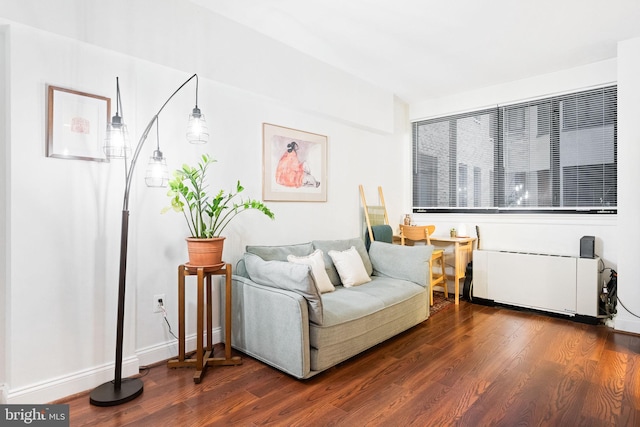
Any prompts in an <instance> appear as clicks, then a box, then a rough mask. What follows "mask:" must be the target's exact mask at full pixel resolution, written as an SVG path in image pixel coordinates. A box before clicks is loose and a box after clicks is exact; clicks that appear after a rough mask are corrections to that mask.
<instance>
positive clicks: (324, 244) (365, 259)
mask: <svg viewBox="0 0 640 427" xmlns="http://www.w3.org/2000/svg"><path fill="white" fill-rule="evenodd" d="M312 243H313V247H314V248H315V249H320V250H322V253H323V257H324V265H325V267H326V269H327V274H328V275H329V279H330V280H331V283H333V285H334V286H338V285H340V284H341V281H340V275H339V274H338V270H336V266H335V265H334V264H333V260H332V259H331V257H330V256H329V251H338V252H342V251H346V250H347V249H349V248H351V246H354V247H355V248H356V251H358V254H359V255H360V258H362V263H363V264H364V269H365V270H366V271H367V274H368V275H369V276H371V274H372V273H373V267H372V266H371V260H370V259H369V254H368V253H367V248H365V246H364V241H363V240H362V239H361V238H359V237H354V238H353V239H345V240H314V241H313V242H312Z"/></svg>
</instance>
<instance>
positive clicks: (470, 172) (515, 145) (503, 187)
mask: <svg viewBox="0 0 640 427" xmlns="http://www.w3.org/2000/svg"><path fill="white" fill-rule="evenodd" d="M616 182H617V90H616V86H608V87H604V88H598V89H593V90H588V91H581V92H577V93H572V94H566V95H561V96H555V97H549V98H544V99H538V100H535V101H529V102H524V103H517V104H511V105H505V106H497V107H496V108H491V109H484V110H480V111H474V112H470V113H465V114H458V115H452V116H447V117H440V118H435V119H430V120H423V121H419V122H415V123H413V204H414V210H416V211H421V210H445V211H467V210H472V211H473V210H475V211H491V212H520V211H531V210H534V211H536V210H537V211H540V210H544V211H547V210H550V211H553V212H563V211H564V212H575V211H585V212H586V211H589V212H591V211H595V212H605V211H606V212H607V213H609V212H612V210H614V209H615V208H616V207H617V185H616Z"/></svg>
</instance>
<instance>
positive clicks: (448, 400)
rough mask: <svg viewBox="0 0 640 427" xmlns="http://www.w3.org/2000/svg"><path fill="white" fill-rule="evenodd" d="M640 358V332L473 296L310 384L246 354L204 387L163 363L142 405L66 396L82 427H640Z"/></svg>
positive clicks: (148, 380) (215, 371)
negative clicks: (474, 300) (481, 300)
mask: <svg viewBox="0 0 640 427" xmlns="http://www.w3.org/2000/svg"><path fill="white" fill-rule="evenodd" d="M216 352H217V353H222V352H223V346H222V345H217V346H216ZM639 353H640V337H639V336H636V335H630V334H621V333H617V332H615V331H613V330H611V329H609V328H607V327H605V326H593V325H584V324H579V323H575V322H572V321H570V320H567V319H564V318H556V317H550V316H544V315H540V314H538V313H532V312H527V311H515V310H510V309H506V308H498V307H488V306H483V305H477V304H470V303H467V302H465V301H462V302H461V303H460V305H459V306H457V307H456V306H452V307H450V308H447V309H445V310H443V311H441V312H439V313H438V314H436V315H435V316H432V317H430V318H429V319H428V320H427V321H425V322H423V323H421V324H420V325H418V326H416V327H414V328H412V329H410V330H409V331H406V332H404V333H402V334H399V335H398V336H396V337H394V338H392V339H390V340H387V341H385V342H383V343H381V344H379V345H377V346H375V347H374V348H372V349H369V350H367V351H365V352H363V353H361V354H360V355H358V356H357V357H353V358H351V359H349V360H347V361H345V362H343V363H340V364H339V365H337V366H334V367H332V368H330V369H328V370H327V371H325V372H323V373H321V374H319V375H317V376H314V377H312V378H310V379H308V380H297V379H295V378H292V377H291V376H289V375H287V374H284V373H282V372H280V371H278V370H276V369H274V368H272V367H270V366H268V365H265V364H263V363H261V362H259V361H257V360H255V359H253V358H251V357H248V356H246V355H243V354H240V353H237V352H235V351H234V355H239V356H241V357H242V360H243V363H242V365H239V366H217V367H212V368H210V369H209V370H208V371H207V373H206V375H205V376H204V378H203V380H202V382H201V383H200V384H194V382H193V380H192V375H193V370H192V369H189V368H181V369H168V368H167V367H166V365H165V364H159V365H158V366H154V367H151V368H150V370H145V371H143V372H142V373H141V375H140V376H141V377H142V379H143V382H144V384H145V389H144V393H143V394H142V396H141V397H139V398H137V399H135V400H134V401H132V402H129V403H126V404H123V405H120V406H116V407H108V408H100V407H95V406H92V405H90V404H89V398H88V395H87V394H86V393H84V394H79V395H75V396H70V397H69V398H67V399H62V400H61V401H58V402H55V403H68V404H69V408H70V417H71V425H72V426H107V427H108V426H118V427H120V426H154V427H155V426H165V425H166V426H176V425H179V426H209V425H211V426H236V425H237V426H258V425H276V426H305V427H306V426H323V427H324V426H420V427H422V426H434V425H437V426H441V425H443V426H448V425H456V426H473V427H476V426H485V425H486V426H488V425H491V426H508V427H511V426H515V425H536V426H570V425H580V426H598V427H600V426H603V425H611V426H623V427H624V426H638V425H640V354H639Z"/></svg>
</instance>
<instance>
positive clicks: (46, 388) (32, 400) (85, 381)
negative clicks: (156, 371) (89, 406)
mask: <svg viewBox="0 0 640 427" xmlns="http://www.w3.org/2000/svg"><path fill="white" fill-rule="evenodd" d="M211 338H212V339H213V342H215V343H219V342H221V341H222V339H221V330H220V328H215V329H213V331H212V337H211ZM205 340H206V336H205ZM205 342H206V341H205ZM195 349H196V335H195V334H193V335H190V336H188V337H187V340H186V351H193V350H195ZM177 354H178V342H177V341H176V340H172V341H168V342H165V343H160V344H157V345H153V346H150V347H146V348H143V349H140V350H138V351H137V352H136V355H135V356H132V357H129V358H126V359H124V360H123V361H122V377H123V378H126V377H130V376H132V375H136V374H137V373H138V372H139V370H140V369H139V368H140V366H145V365H151V364H154V363H156V362H160V361H162V360H167V359H170V358H172V357H175V356H177ZM114 369H115V365H114V364H113V363H111V364H106V365H103V366H100V367H97V368H92V369H86V370H84V371H80V372H76V373H74V374H70V375H65V376H62V377H58V378H54V379H51V380H47V381H43V382H41V383H38V384H33V385H30V386H27V387H22V388H19V389H15V390H10V389H9V388H8V386H7V385H6V384H0V403H2V404H6V403H8V404H45V403H49V402H53V401H55V400H59V399H62V398H65V397H67V396H71V395H73V394H76V393H81V392H83V391H87V390H92V389H94V388H95V387H97V386H99V385H100V384H103V383H106V382H107V381H111V380H113V377H114V372H113V371H114ZM87 399H89V398H88V397H87Z"/></svg>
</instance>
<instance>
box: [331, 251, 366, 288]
mask: <svg viewBox="0 0 640 427" xmlns="http://www.w3.org/2000/svg"><path fill="white" fill-rule="evenodd" d="M329 256H330V257H331V259H332V260H333V264H334V265H335V266H336V270H338V274H339V275H340V281H341V282H342V285H343V286H344V287H345V288H350V287H352V286H358V285H362V284H363V283H367V282H370V281H371V277H369V275H368V274H367V270H366V269H365V268H364V263H363V262H362V258H361V257H360V254H359V253H358V251H356V248H355V247H354V246H351V248H349V249H347V250H346V251H329Z"/></svg>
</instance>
